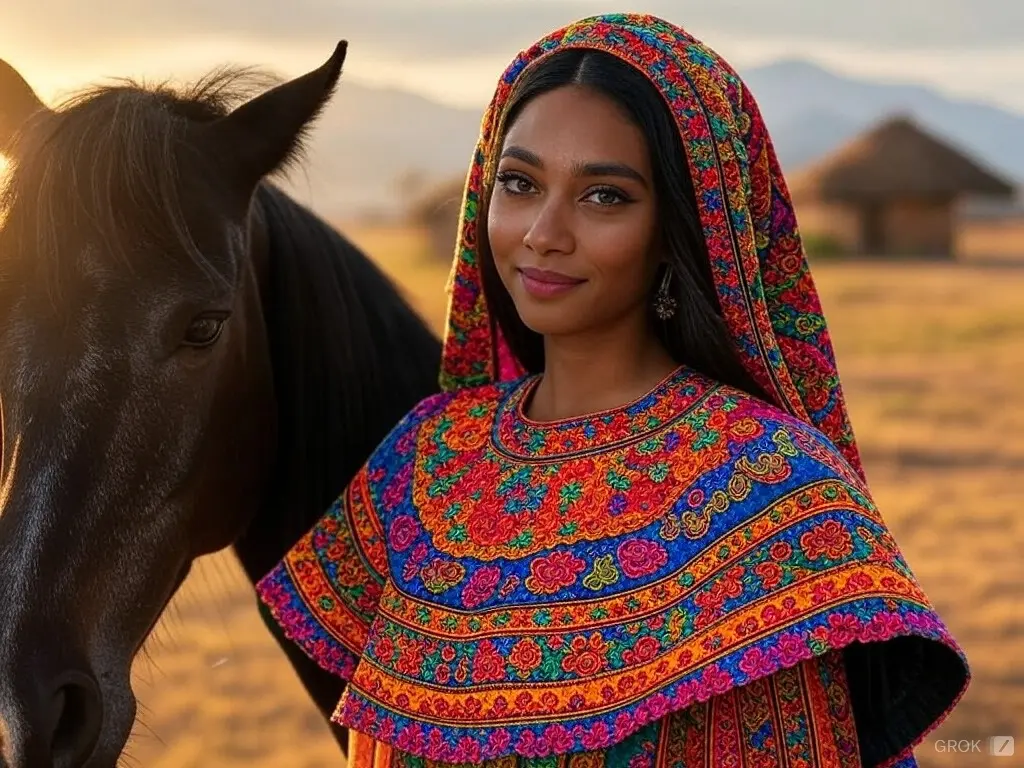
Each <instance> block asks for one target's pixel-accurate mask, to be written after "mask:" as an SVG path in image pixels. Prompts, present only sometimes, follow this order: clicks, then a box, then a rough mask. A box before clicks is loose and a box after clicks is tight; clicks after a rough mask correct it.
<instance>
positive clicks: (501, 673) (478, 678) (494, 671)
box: [473, 640, 505, 683]
mask: <svg viewBox="0 0 1024 768" xmlns="http://www.w3.org/2000/svg"><path fill="white" fill-rule="evenodd" d="M504 677H505V660H504V659H503V658H502V657H501V654H500V653H498V650H497V648H495V647H494V643H493V642H492V641H491V640H484V641H483V642H482V643H480V645H479V646H478V647H477V650H476V655H474V656H473V682H474V683H487V682H494V681H497V680H502V679H504Z"/></svg>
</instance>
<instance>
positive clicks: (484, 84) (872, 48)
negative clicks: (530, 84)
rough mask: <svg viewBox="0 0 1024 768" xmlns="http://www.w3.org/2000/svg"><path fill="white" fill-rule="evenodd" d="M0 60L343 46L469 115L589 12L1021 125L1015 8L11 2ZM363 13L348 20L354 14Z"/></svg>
mask: <svg viewBox="0 0 1024 768" xmlns="http://www.w3.org/2000/svg"><path fill="white" fill-rule="evenodd" d="M4 5H5V6H6V7H5V8H4V10H3V20H2V23H0V58H4V59H7V60H8V61H10V62H11V63H12V64H14V65H15V66H16V67H18V68H19V69H20V70H21V71H22V72H23V73H25V74H26V76H28V77H29V79H30V80H31V81H32V82H33V84H34V85H36V86H37V88H38V90H39V91H40V92H41V94H43V95H44V96H46V97H49V96H51V95H53V94H54V93H55V92H58V93H59V92H60V91H62V90H64V89H67V88H73V87H77V86H79V85H81V84H83V83H84V82H85V81H91V80H94V79H96V78H104V77H108V76H122V75H133V76H144V77H165V76H181V77H191V76H193V75H194V74H195V73H196V72H198V71H200V70H205V69H207V68H208V67H210V66H213V65H216V64H220V63H228V62H230V63H245V64H257V65H262V66H267V67H270V68H273V69H275V70H277V71H278V72H281V73H282V74H296V73H298V72H301V71H304V70H306V69H310V68H312V67H314V66H316V65H318V64H319V63H320V62H321V61H322V60H323V59H324V58H326V57H327V56H328V55H329V53H330V51H331V49H332V48H333V45H334V43H335V41H336V40H337V39H340V38H346V39H348V40H349V41H350V47H349V57H348V63H347V64H346V69H345V72H346V75H345V76H346V78H348V79H351V80H353V81H360V82H364V83H377V84H394V85H400V86H403V87H406V88H409V89H413V90H416V91H419V92H421V93H423V94H424V95H428V96H432V97H434V98H439V99H441V100H444V101H447V102H449V103H456V104H463V105H473V106H480V105H482V104H483V103H485V102H486V101H487V99H488V97H489V96H490V93H491V91H492V89H493V87H494V83H495V80H496V78H497V76H498V75H499V74H500V72H501V70H502V69H503V68H504V66H505V65H506V64H507V63H508V61H509V60H510V59H511V57H512V56H513V55H514V54H515V53H516V52H517V51H518V50H519V49H520V48H522V47H525V46H526V45H529V43H531V42H532V41H533V40H534V39H536V38H537V37H539V36H540V35H542V34H544V33H545V32H547V31H549V30H551V29H553V28H555V27H558V26H561V25H562V24H564V23H566V22H568V21H571V20H573V19H575V18H578V17H581V16H584V15H589V14H591V13H594V12H603V11H615V10H620V11H621V10H633V11H648V12H652V13H657V14H659V15H663V16H664V17H665V18H667V19H669V20H670V21H673V22H675V23H677V24H681V25H683V26H685V27H687V28H688V29H689V30H690V31H691V32H692V33H694V34H695V35H697V36H698V37H700V38H702V39H703V40H704V41H705V42H707V43H708V44H709V45H711V47H712V48H715V49H716V50H718V51H719V52H720V53H721V54H723V55H724V56H725V57H726V58H727V59H729V60H730V61H731V62H732V63H733V64H734V65H736V66H737V67H738V68H740V69H741V70H742V68H743V67H745V66H752V65H755V64H759V63H763V62H766V61H770V60H772V59H777V58H781V57H802V58H807V59H810V60H812V61H815V62H818V63H820V64H824V65H827V66H830V67H832V68H833V69H836V70H838V71H840V72H843V73H847V74H851V75H860V76H869V77H873V78H879V79H885V80H895V81H913V82H919V83H923V84H928V85H932V86H935V87H937V88H939V89H940V90H943V91H944V92H946V93H949V94H953V95H961V96H969V97H973V98H977V99H981V100H985V101H989V102H993V103H997V104H1000V105H1002V106H1005V107H1010V108H1012V109H1015V110H1017V111H1020V112H1024V0H855V2H839V0H687V1H686V2H682V0H653V1H650V2H646V3H640V4H637V5H624V4H621V3H615V2H598V1H596V0H366V2H365V3H360V2H357V0H352V1H351V2H349V1H348V0H297V1H296V2H294V3H292V4H289V2H288V0H159V1H158V2H157V1H154V0H94V1H93V2H90V3H85V2H82V0H19V1H18V2H11V3H5V4H4ZM360 5H362V9H360Z"/></svg>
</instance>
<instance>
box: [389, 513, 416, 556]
mask: <svg viewBox="0 0 1024 768" xmlns="http://www.w3.org/2000/svg"><path fill="white" fill-rule="evenodd" d="M419 533H420V526H419V523H417V522H416V518H414V517H413V516H412V515H399V516H398V517H396V518H395V519H394V521H393V522H392V523H391V528H390V529H389V531H388V543H389V544H390V545H391V548H392V549H394V550H395V551H396V552H405V550H407V549H408V548H409V547H411V546H412V543H413V542H414V541H415V540H416V537H417V536H418V535H419Z"/></svg>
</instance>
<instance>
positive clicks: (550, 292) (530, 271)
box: [518, 267, 586, 299]
mask: <svg viewBox="0 0 1024 768" xmlns="http://www.w3.org/2000/svg"><path fill="white" fill-rule="evenodd" d="M518 271H519V277H520V279H521V280H522V282H523V287H524V288H525V289H526V291H527V293H529V294H531V295H532V296H536V297H537V298H542V299H550V298H553V297H555V296H562V295H564V294H566V293H568V292H569V291H571V290H572V289H573V288H576V287H578V286H580V285H582V284H583V283H585V282H586V280H581V279H579V278H577V277H570V276H569V275H563V274H562V273H561V272H552V271H550V270H547V269H536V268H534V267H520V268H519V270H518Z"/></svg>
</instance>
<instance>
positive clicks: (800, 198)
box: [789, 116, 1014, 258]
mask: <svg viewBox="0 0 1024 768" xmlns="http://www.w3.org/2000/svg"><path fill="white" fill-rule="evenodd" d="M789 188H790V192H791V194H792V196H793V202H794V205H795V207H796V211H797V217H798V220H799V223H800V228H801V231H802V232H803V233H804V235H805V236H806V238H807V240H808V242H809V243H811V242H813V241H818V242H819V243H821V242H828V243H829V244H830V245H831V247H833V248H835V249H837V250H840V251H842V252H845V253H857V254H868V255H874V256H919V257H938V258H950V257H952V256H954V255H955V254H954V250H955V249H954V243H955V241H956V238H955V234H956V233H955V225H956V213H955V211H956V208H957V205H958V204H959V203H960V202H961V201H962V200H964V199H965V198H970V197H973V196H986V197H987V196H991V197H996V198H1004V199H1008V198H1011V197H1012V196H1013V194H1014V188H1013V186H1012V185H1011V184H1010V183H1009V182H1008V181H1007V180H1005V179H1002V178H1000V177H999V176H997V175H996V174H994V173H993V172H991V171H989V170H988V169H986V168H983V167H982V166H981V165H980V164H979V163H978V162H976V161H975V160H974V159H972V158H970V157H968V156H967V155H965V154H963V153H962V152H960V151H959V150H957V149H955V148H954V147H952V146H951V145H950V144H948V143H946V142H944V141H942V140H940V139H939V138H937V137H935V136H933V135H931V134H929V133H928V132H926V131H925V130H923V129H922V128H921V127H920V126H919V125H917V124H916V123H915V122H914V121H913V120H911V119H909V118H907V117H903V116H897V117H893V118H891V119H889V120H886V121H884V122H882V123H881V124H879V125H878V126H876V127H875V128H873V129H871V130H869V131H867V132H866V133H864V134H862V135H860V136H859V137H857V138H855V139H853V140H852V141H851V142H849V143H848V144H846V145H845V146H843V147H841V148H840V149H838V150H837V151H836V152H834V153H833V154H831V155H829V156H827V157H825V158H824V159H822V160H820V161H818V162H816V163H813V164H812V165H810V166H808V167H807V168H805V169H803V170H801V171H799V172H797V173H795V174H793V175H792V176H791V177H790V179H789Z"/></svg>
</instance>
